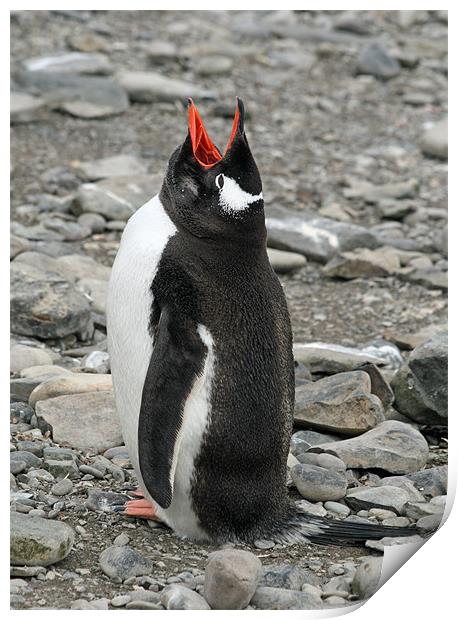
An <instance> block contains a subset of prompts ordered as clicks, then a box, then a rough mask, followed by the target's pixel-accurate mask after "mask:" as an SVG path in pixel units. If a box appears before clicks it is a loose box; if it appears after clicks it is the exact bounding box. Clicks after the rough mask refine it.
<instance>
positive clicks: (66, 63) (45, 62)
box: [22, 52, 113, 75]
mask: <svg viewBox="0 0 458 620" xmlns="http://www.w3.org/2000/svg"><path fill="white" fill-rule="evenodd" d="M22 64H23V68H24V69H25V70H26V71H45V72H47V73H82V74H89V75H107V74H109V73H112V72H113V67H112V65H111V63H110V60H109V58H108V56H105V55H104V54H87V53H81V52H69V53H65V54H58V55H56V56H39V57H35V58H28V59H27V60H24V62H23V63H22Z"/></svg>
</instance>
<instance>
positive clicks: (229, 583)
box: [204, 549, 262, 609]
mask: <svg viewBox="0 0 458 620" xmlns="http://www.w3.org/2000/svg"><path fill="white" fill-rule="evenodd" d="M261 574H262V565H261V561H260V560H259V559H258V558H257V557H256V556H255V555H254V554H253V553H250V552H249V551H243V550H240V549H224V550H221V551H215V552H213V553H211V554H210V556H209V560H208V563H207V566H206V568H205V581H204V597H205V599H206V601H207V602H208V603H209V605H210V607H211V608H212V609H244V608H245V607H246V606H247V605H248V603H249V602H250V600H251V598H252V596H253V594H254V592H255V590H256V586H257V585H258V582H259V580H260V578H261Z"/></svg>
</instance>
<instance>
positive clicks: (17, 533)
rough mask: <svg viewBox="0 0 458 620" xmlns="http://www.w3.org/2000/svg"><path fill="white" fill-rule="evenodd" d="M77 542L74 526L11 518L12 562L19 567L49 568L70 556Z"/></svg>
mask: <svg viewBox="0 0 458 620" xmlns="http://www.w3.org/2000/svg"><path fill="white" fill-rule="evenodd" d="M74 539H75V535H74V532H73V530H72V528H71V527H70V526H68V525H67V524H66V523H62V522H61V521H55V520H52V519H43V518H41V517H30V516H29V515H25V514H21V513H19V512H12V513H11V515H10V561H11V564H13V565H19V566H48V565H49V564H55V563H56V562H59V561H60V560H63V559H64V558H65V557H67V555H68V554H69V553H70V551H71V548H72V545H73V542H74Z"/></svg>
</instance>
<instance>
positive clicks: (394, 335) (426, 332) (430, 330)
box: [383, 323, 447, 351]
mask: <svg viewBox="0 0 458 620" xmlns="http://www.w3.org/2000/svg"><path fill="white" fill-rule="evenodd" d="M446 330H447V325H446V324H444V323H440V324H431V325H428V326H427V327H423V328H422V329H419V330H418V331H416V332H413V333H412V332H404V331H398V330H396V331H395V330H392V329H387V330H386V331H385V332H384V334H383V337H384V338H385V340H389V341H390V342H394V344H395V345H396V346H398V347H399V348H400V349H404V350H406V351H411V350H412V349H415V347H418V346H420V345H421V344H423V343H424V342H426V341H427V340H430V339H431V338H432V337H433V336H435V335H436V334H439V333H440V332H444V331H446Z"/></svg>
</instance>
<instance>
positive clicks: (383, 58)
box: [356, 43, 401, 80]
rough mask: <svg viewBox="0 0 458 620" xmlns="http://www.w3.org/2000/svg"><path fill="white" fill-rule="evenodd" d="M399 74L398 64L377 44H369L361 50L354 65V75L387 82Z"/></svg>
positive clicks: (399, 67)
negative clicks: (372, 77)
mask: <svg viewBox="0 0 458 620" xmlns="http://www.w3.org/2000/svg"><path fill="white" fill-rule="evenodd" d="M400 72H401V66H400V64H399V62H398V61H397V60H396V59H395V58H393V57H392V56H390V55H389V54H388V53H387V52H386V50H385V49H384V48H383V47H382V46H381V45H380V44H379V43H369V45H367V46H365V47H363V49H362V50H361V52H360V54H359V57H358V61H357V64H356V73H364V74H369V75H373V76H375V77H376V78H379V79H381V80H389V79H391V78H393V77H396V76H397V75H399V73H400Z"/></svg>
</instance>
